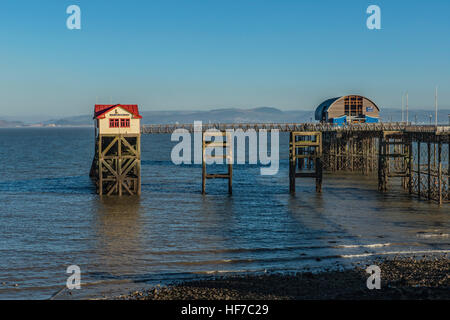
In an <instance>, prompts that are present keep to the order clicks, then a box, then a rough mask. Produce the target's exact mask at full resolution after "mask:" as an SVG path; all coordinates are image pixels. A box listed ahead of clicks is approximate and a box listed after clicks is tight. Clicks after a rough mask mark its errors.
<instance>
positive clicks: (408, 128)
mask: <svg viewBox="0 0 450 320" xmlns="http://www.w3.org/2000/svg"><path fill="white" fill-rule="evenodd" d="M176 129H185V130H187V131H189V132H194V131H196V130H200V129H197V127H196V126H194V124H192V123H190V124H149V125H143V126H142V127H141V132H142V133H143V134H156V133H172V132H174V131H175V130H176ZM209 129H217V130H220V131H225V130H227V129H234V130H237V129H242V130H250V129H253V130H255V131H258V130H275V129H276V130H279V131H280V132H293V131H296V132H302V131H321V132H339V131H372V132H374V131H405V132H417V133H433V134H437V135H441V134H444V135H445V134H450V126H449V125H446V126H445V125H442V126H434V125H412V124H407V123H401V122H389V123H358V124H349V125H340V126H339V125H333V124H329V123H202V126H201V130H202V131H206V130H209Z"/></svg>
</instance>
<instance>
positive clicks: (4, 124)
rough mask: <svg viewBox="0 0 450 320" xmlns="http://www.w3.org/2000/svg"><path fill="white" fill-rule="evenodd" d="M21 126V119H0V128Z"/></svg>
mask: <svg viewBox="0 0 450 320" xmlns="http://www.w3.org/2000/svg"><path fill="white" fill-rule="evenodd" d="M21 126H23V122H21V121H6V120H0V128H15V127H21Z"/></svg>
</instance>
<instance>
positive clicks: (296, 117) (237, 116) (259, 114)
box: [43, 107, 314, 126]
mask: <svg viewBox="0 0 450 320" xmlns="http://www.w3.org/2000/svg"><path fill="white" fill-rule="evenodd" d="M141 115H142V123H143V124H170V123H177V122H178V123H193V122H194V121H203V122H204V123H207V122H221V123H226V122H228V123H230V122H235V123H245V122H305V121H310V119H311V117H313V116H314V114H313V112H312V111H304V110H298V111H281V110H279V109H276V108H272V107H260V108H254V109H237V108H223V109H214V110H209V111H141ZM43 124H44V125H49V124H55V125H59V126H81V125H93V120H92V115H82V116H76V117H67V118H62V119H52V120H48V121H44V122H43Z"/></svg>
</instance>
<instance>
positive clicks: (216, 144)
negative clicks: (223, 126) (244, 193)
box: [202, 131, 233, 194]
mask: <svg viewBox="0 0 450 320" xmlns="http://www.w3.org/2000/svg"><path fill="white" fill-rule="evenodd" d="M207 137H209V139H208V140H207V139H206V138H207ZM212 137H214V141H211V140H210V139H211V138H212ZM218 137H220V138H221V139H222V141H216V139H217V138H218ZM224 138H225V139H226V140H225V141H224ZM232 146H233V144H232V141H231V133H230V132H225V131H206V132H203V134H202V154H203V156H202V194H206V180H207V179H228V193H229V194H232V193H233V188H232V187H233V153H232V149H231V148H232ZM210 148H222V150H223V149H225V153H224V154H222V155H219V156H218V155H216V154H214V156H208V155H207V154H206V151H207V149H210ZM207 160H220V161H223V160H225V164H226V165H227V167H228V172H227V173H207V170H206V165H207V163H206V162H207Z"/></svg>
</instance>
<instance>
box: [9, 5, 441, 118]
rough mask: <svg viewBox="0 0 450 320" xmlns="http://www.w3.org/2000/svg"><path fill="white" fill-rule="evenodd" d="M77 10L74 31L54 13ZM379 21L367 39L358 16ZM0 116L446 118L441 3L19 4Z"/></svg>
mask: <svg viewBox="0 0 450 320" xmlns="http://www.w3.org/2000/svg"><path fill="white" fill-rule="evenodd" d="M71 4H76V5H79V6H80V8H81V14H82V16H81V27H82V29H81V30H68V29H67V28H66V19H67V17H68V16H69V15H68V14H66V8H67V7H68V6H69V5H71ZM371 4H376V5H378V6H380V8H381V15H382V16H381V26H382V30H368V29H367V27H366V19H367V17H368V16H369V15H368V14H366V8H367V7H368V6H369V5H371ZM0 41H1V46H0V96H1V100H0V108H1V113H0V114H2V115H7V116H8V115H9V116H18V115H23V116H25V115H38V114H45V115H52V116H55V117H56V116H66V115H78V114H86V113H91V112H92V109H93V105H94V104H95V102H96V101H98V102H99V103H109V102H110V101H111V99H112V101H113V102H114V103H137V104H139V105H140V107H141V108H142V109H145V110H181V109H182V110H188V109H195V110H202V109H211V108H220V107H238V108H250V107H257V106H273V107H277V108H279V109H282V110H292V109H305V110H306V109H314V108H315V107H316V105H317V104H319V103H320V102H321V101H322V100H324V99H326V98H329V97H333V96H338V95H344V94H349V93H360V94H363V95H366V96H368V97H370V98H372V99H373V100H374V101H376V102H377V103H378V104H379V105H380V106H382V107H399V106H400V103H401V94H402V92H405V91H408V92H409V100H410V106H411V108H430V109H432V108H433V103H434V87H435V86H436V85H438V87H439V101H440V105H441V107H442V108H444V107H450V2H449V1H448V0H442V1H438V0H434V1H433V0H430V1H412V0H411V1H402V0H396V1H392V0H390V1H356V0H346V1H299V0H298V1H282V0H278V1H261V0H260V1H248V0H240V1H233V0H227V1H217V0H216V1H213V0H210V1H196V0H185V1H170V0H169V1H167V0H166V1H144V0H142V1H139V0H129V1H102V0H89V1H75V0H73V1H65V0H58V1H56V0H54V1H50V0H46V1H32V0H30V1H23V0H14V1H12V0H4V1H2V2H1V5H0Z"/></svg>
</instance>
